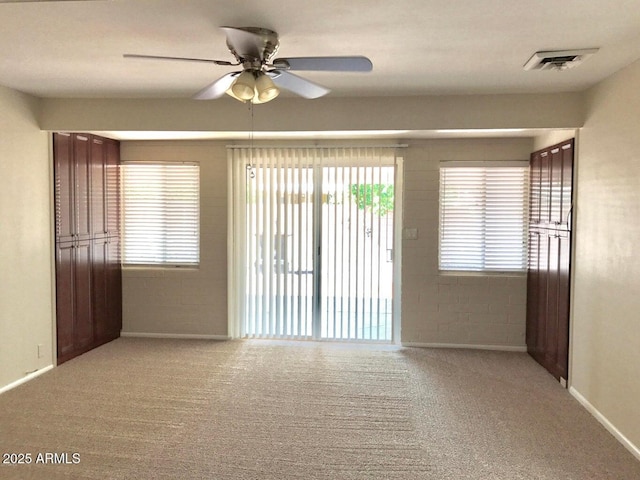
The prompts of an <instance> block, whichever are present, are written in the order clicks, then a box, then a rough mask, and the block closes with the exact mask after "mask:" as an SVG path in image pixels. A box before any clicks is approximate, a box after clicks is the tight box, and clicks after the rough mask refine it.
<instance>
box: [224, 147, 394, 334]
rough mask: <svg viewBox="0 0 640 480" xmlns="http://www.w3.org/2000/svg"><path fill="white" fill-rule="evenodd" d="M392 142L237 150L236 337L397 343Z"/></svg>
mask: <svg viewBox="0 0 640 480" xmlns="http://www.w3.org/2000/svg"><path fill="white" fill-rule="evenodd" d="M396 159H397V156H396V149H394V148H372V147H369V148H365V147H362V148H323V147H313V148H240V147H230V148H229V161H230V165H232V169H233V192H234V194H233V196H234V201H233V214H232V215H231V218H232V219H233V232H234V242H233V251H232V253H231V254H230V258H232V261H233V268H232V272H233V273H232V276H233V278H232V282H233V287H232V288H231V291H233V292H234V297H233V303H234V304H233V305H232V306H230V311H234V312H235V315H234V318H236V319H237V323H236V325H235V326H231V327H230V332H231V334H232V335H233V336H239V337H261V338H315V339H336V340H377V341H389V340H391V335H392V328H391V326H392V324H391V321H392V307H393V303H392V300H393V299H392V287H393V273H394V271H393V247H394V223H393V219H394V212H393V209H394V191H393V187H394V172H395V163H396Z"/></svg>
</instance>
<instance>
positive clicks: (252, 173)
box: [247, 102, 256, 179]
mask: <svg viewBox="0 0 640 480" xmlns="http://www.w3.org/2000/svg"><path fill="white" fill-rule="evenodd" d="M248 103H249V112H250V118H251V126H250V131H249V163H248V165H247V172H248V173H249V178H252V179H253V178H256V172H255V168H254V167H253V102H248Z"/></svg>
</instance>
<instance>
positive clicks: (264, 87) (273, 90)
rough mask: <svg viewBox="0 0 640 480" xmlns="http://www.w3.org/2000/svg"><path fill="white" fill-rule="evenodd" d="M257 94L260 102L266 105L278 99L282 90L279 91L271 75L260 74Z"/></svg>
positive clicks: (257, 79) (257, 80)
mask: <svg viewBox="0 0 640 480" xmlns="http://www.w3.org/2000/svg"><path fill="white" fill-rule="evenodd" d="M256 93H257V96H258V101H259V102H260V103H266V102H270V101H271V100H273V99H274V98H276V97H277V96H278V95H279V94H280V90H278V87H276V85H275V83H273V80H271V77H269V75H265V74H264V73H260V74H258V77H257V78H256ZM254 103H255V100H254Z"/></svg>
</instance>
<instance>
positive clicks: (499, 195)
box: [439, 162, 529, 272]
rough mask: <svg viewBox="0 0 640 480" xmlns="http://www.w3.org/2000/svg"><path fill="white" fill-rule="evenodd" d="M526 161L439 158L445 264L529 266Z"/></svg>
mask: <svg viewBox="0 0 640 480" xmlns="http://www.w3.org/2000/svg"><path fill="white" fill-rule="evenodd" d="M528 185H529V166H528V163H527V162H442V163H441V164H440V252H439V253H440V258H439V260H440V270H453V271H456V270H458V271H495V272H522V271H525V270H526V268H527V223H526V218H527V212H528Z"/></svg>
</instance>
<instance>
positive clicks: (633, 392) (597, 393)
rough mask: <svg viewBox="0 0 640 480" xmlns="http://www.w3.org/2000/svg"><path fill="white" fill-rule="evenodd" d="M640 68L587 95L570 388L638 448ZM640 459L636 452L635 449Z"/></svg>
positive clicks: (581, 148) (580, 164) (636, 66)
mask: <svg viewBox="0 0 640 480" xmlns="http://www.w3.org/2000/svg"><path fill="white" fill-rule="evenodd" d="M639 86H640V61H639V62H636V63H634V64H633V65H631V66H630V67H627V68H626V69H624V70H622V71H620V72H618V73H617V74H615V75H614V76H613V77H610V78H609V79H607V80H605V81H604V82H602V83H601V84H600V85H598V86H596V87H595V88H593V89H592V90H590V91H589V92H588V109H587V120H586V123H585V126H584V128H583V129H581V131H580V136H579V161H578V172H577V175H578V196H577V212H576V213H577V224H576V243H575V246H576V251H575V263H574V295H573V315H572V358H571V360H572V362H571V365H572V370H571V372H572V373H571V378H570V381H571V385H572V388H573V389H575V391H577V392H578V393H579V394H580V395H582V396H583V397H584V398H585V399H586V400H587V401H588V402H589V403H590V404H591V405H592V406H593V407H594V408H595V409H597V410H598V411H599V412H600V413H601V414H602V415H604V416H605V417H606V418H607V419H608V421H609V422H611V423H612V424H613V425H614V426H615V427H616V428H617V429H618V430H619V431H620V432H621V433H622V434H623V435H624V436H626V437H627V439H628V440H630V441H631V442H632V443H634V444H635V445H636V448H640V273H639V272H640V253H639V251H638V241H639V240H640V135H639V134H638V133H639V129H640V89H639V88H638V87H639ZM637 455H638V456H639V458H640V450H637Z"/></svg>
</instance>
